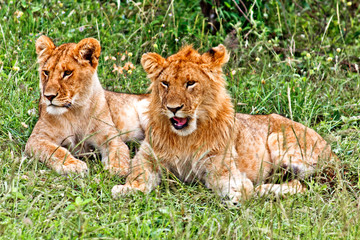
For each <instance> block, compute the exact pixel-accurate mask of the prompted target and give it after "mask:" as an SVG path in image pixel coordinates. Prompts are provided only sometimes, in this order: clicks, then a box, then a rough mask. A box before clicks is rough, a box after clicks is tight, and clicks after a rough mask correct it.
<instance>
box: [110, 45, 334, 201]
mask: <svg viewBox="0 0 360 240" xmlns="http://www.w3.org/2000/svg"><path fill="white" fill-rule="evenodd" d="M228 58H229V57H228V54H227V52H226V49H225V47H224V46H223V45H219V46H218V47H216V48H212V49H210V50H209V52H207V53H204V54H202V55H200V54H199V53H198V52H197V51H196V50H194V49H193V48H192V47H190V46H188V47H185V48H183V49H182V50H181V51H180V52H178V53H177V54H175V55H172V56H170V57H169V58H167V59H164V58H162V57H161V56H160V55H158V54H156V53H148V54H145V55H143V57H142V60H141V63H142V65H143V67H144V69H145V71H146V72H147V73H148V76H149V78H150V79H151V81H152V83H151V87H150V89H151V95H150V99H151V100H150V105H149V112H148V113H147V115H148V118H149V125H148V127H147V130H146V138H145V140H144V142H143V144H142V145H141V148H140V151H139V152H138V153H137V154H136V156H135V158H134V159H133V168H132V172H131V173H130V175H129V176H128V178H127V181H126V184H125V185H117V186H115V187H114V188H113V190H112V193H113V196H114V197H116V196H119V195H122V194H126V193H128V192H131V191H134V190H140V191H143V192H150V191H151V190H152V189H153V188H154V187H156V186H157V185H158V184H159V182H160V174H161V168H166V169H168V170H170V171H171V172H172V173H174V174H175V175H176V176H177V177H178V178H180V179H182V180H183V181H193V180H194V179H198V180H200V181H203V182H204V183H205V185H206V186H207V187H209V188H211V189H213V190H214V191H215V192H217V193H218V194H220V195H221V196H229V197H230V198H231V200H232V201H234V202H238V201H240V200H241V199H243V198H246V197H249V196H251V195H252V194H253V193H254V184H261V183H263V182H264V180H266V179H269V177H270V176H271V174H272V173H273V172H275V171H276V170H277V169H278V168H279V167H281V168H284V169H287V170H289V171H293V172H294V173H295V175H296V176H297V177H298V178H304V177H306V176H308V175H309V174H311V173H313V171H314V169H315V167H316V164H317V163H318V159H319V158H323V159H329V158H330V157H331V156H332V152H331V149H330V146H328V144H327V143H326V142H325V140H324V139H323V138H322V137H321V136H320V135H319V134H317V133H316V132H315V131H314V130H311V129H309V128H306V127H305V126H304V125H302V124H300V123H297V122H294V121H291V120H289V119H287V118H285V117H282V116H279V115H276V114H271V115H247V114H235V112H234V106H233V104H232V102H231V99H230V96H229V94H228V92H227V91H226V82H225V79H224V78H223V74H222V65H223V64H225V63H226V62H227V61H228ZM170 119H173V120H174V119H178V120H176V121H175V122H177V123H176V124H175V125H174V124H173V122H174V121H171V120H170ZM185 119H186V120H185ZM184 122H186V124H184ZM180 125H181V126H180ZM179 126H180V127H181V128H179ZM177 128H178V129H177ZM302 191H304V189H303V188H302V186H301V184H300V183H299V182H298V181H297V180H295V181H293V182H290V183H285V184H278V185H273V184H264V185H260V186H258V187H257V188H256V192H258V193H259V194H265V193H267V192H274V193H275V194H282V193H290V194H292V193H295V192H302Z"/></svg>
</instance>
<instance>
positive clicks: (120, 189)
mask: <svg viewBox="0 0 360 240" xmlns="http://www.w3.org/2000/svg"><path fill="white" fill-rule="evenodd" d="M136 191H138V190H137V189H136V188H133V187H131V186H129V185H126V184H125V185H115V186H114V187H113V188H112V189H111V195H112V197H113V198H119V197H121V196H125V195H128V194H131V193H134V192H136Z"/></svg>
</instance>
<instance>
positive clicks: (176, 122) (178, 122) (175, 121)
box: [170, 117, 189, 130]
mask: <svg viewBox="0 0 360 240" xmlns="http://www.w3.org/2000/svg"><path fill="white" fill-rule="evenodd" d="M170 121H171V124H172V125H173V126H174V128H175V129H177V130H180V129H183V128H184V127H186V126H188V123H189V118H179V117H173V118H170Z"/></svg>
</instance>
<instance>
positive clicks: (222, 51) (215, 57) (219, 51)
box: [201, 44, 229, 67]
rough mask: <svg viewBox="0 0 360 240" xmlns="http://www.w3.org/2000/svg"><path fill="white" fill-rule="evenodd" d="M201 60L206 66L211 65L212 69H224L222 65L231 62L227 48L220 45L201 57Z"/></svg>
mask: <svg viewBox="0 0 360 240" xmlns="http://www.w3.org/2000/svg"><path fill="white" fill-rule="evenodd" d="M201 59H202V60H203V62H204V63H205V64H209V65H210V67H222V65H224V64H225V63H227V62H228V61H229V54H228V53H227V51H226V47H225V46H224V45H222V44H220V45H219V46H217V47H214V48H211V49H210V50H209V51H207V52H206V53H204V54H203V55H201Z"/></svg>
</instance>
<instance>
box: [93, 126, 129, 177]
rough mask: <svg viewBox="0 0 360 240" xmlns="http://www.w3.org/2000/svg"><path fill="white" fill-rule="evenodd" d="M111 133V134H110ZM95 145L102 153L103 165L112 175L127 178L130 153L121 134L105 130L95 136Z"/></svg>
mask: <svg viewBox="0 0 360 240" xmlns="http://www.w3.org/2000/svg"><path fill="white" fill-rule="evenodd" d="M109 132H110V133H109ZM94 138H95V144H96V145H97V146H98V148H99V150H100V152H101V158H102V160H101V161H102V163H103V164H104V167H105V169H106V170H109V171H110V173H111V174H117V175H119V176H126V175H127V174H129V170H130V152H129V148H128V146H127V145H126V144H125V143H124V142H123V141H122V140H121V138H120V136H119V133H117V132H115V131H106V130H105V129H104V130H102V131H101V132H99V133H97V134H96V135H95V136H94Z"/></svg>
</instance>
